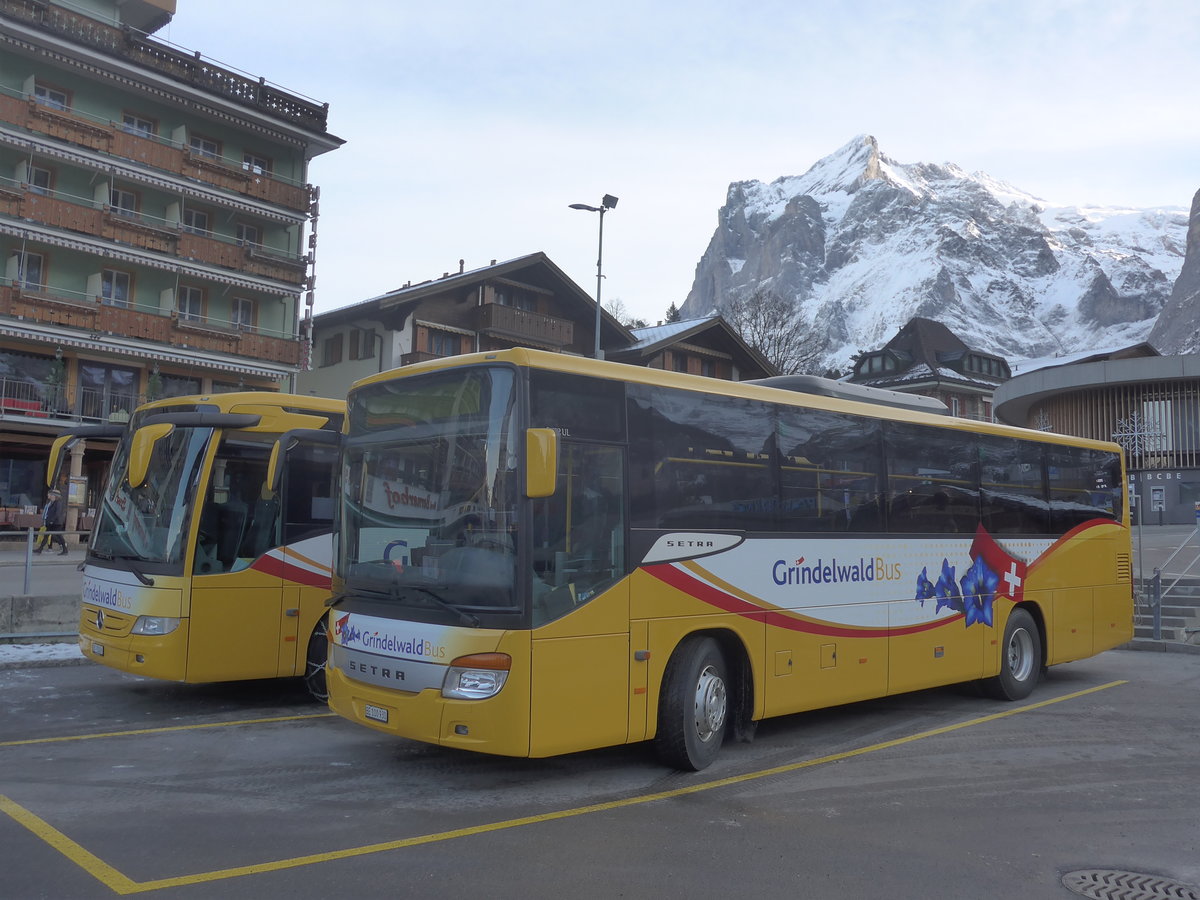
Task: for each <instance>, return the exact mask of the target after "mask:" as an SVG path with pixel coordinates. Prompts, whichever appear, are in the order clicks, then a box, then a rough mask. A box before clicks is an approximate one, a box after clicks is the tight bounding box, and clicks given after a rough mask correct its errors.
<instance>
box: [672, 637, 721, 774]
mask: <svg viewBox="0 0 1200 900" xmlns="http://www.w3.org/2000/svg"><path fill="white" fill-rule="evenodd" d="M728 672H729V669H728V667H727V666H726V664H725V657H724V654H722V653H721V647H720V645H718V644H717V642H716V641H715V640H713V639H712V638H710V637H703V636H695V637H691V638H688V639H686V640H685V641H684V642H683V643H682V644H680V645H679V647H677V648H676V650H675V652H674V653H673V654H672V655H671V660H670V662H668V663H667V671H666V674H665V675H664V677H663V690H662V695H661V697H660V698H659V704H658V734H657V736H656V737H655V750H656V751H657V753H658V757H659V759H660V760H662V761H663V762H664V763H666V764H667V765H669V766H674V767H675V768H677V769H683V770H690V771H697V772H698V771H699V770H701V769H703V768H705V767H706V766H708V765H709V764H710V763H711V762H712V761H713V760H714V759H716V758H717V752H718V751H719V750H720V749H721V743H722V742H723V741H724V739H725V731H726V727H727V725H728V721H729V676H728Z"/></svg>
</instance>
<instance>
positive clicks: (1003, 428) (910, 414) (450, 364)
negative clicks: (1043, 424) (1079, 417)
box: [350, 347, 1119, 450]
mask: <svg viewBox="0 0 1200 900" xmlns="http://www.w3.org/2000/svg"><path fill="white" fill-rule="evenodd" d="M493 362H503V363H509V364H510V365H515V366H524V367H529V368H537V369H550V370H553V371H557V372H565V373H574V374H578V375H590V376H592V377H595V378H611V379H616V380H619V381H628V382H634V383H638V384H651V385H662V386H664V387H676V388H681V389H684V390H690V391H700V392H702V393H706V394H720V395H723V396H728V397H745V398H747V399H751V398H753V399H759V400H767V401H770V402H775V403H789V402H790V403H791V404H793V405H798V406H812V407H816V408H819V409H828V410H835V411H841V412H847V413H854V414H857V415H867V416H873V417H875V418H884V419H896V420H900V421H906V422H922V421H924V422H927V423H929V424H933V425H939V426H942V427H947V428H957V429H961V430H969V431H981V432H988V433H991V434H997V435H1007V436H1009V437H1014V438H1021V439H1023V440H1035V441H1041V442H1044V443H1054V444H1065V445H1070V446H1076V447H1079V446H1088V447H1096V448H1101V447H1102V448H1104V449H1106V450H1113V449H1114V448H1116V449H1119V448H1118V447H1117V445H1116V444H1114V443H1112V442H1111V441H1098V440H1093V439H1091V438H1083V437H1078V436H1076V435H1072V434H1059V433H1057V432H1053V431H1034V430H1032V429H1029V428H1021V427H1019V426H1016V425H1004V424H1001V423H998V422H984V421H978V420H974V419H962V418H957V417H955V416H951V415H947V414H946V412H945V404H942V403H941V402H940V401H937V400H932V398H924V399H926V400H930V402H932V403H934V404H936V405H937V406H938V407H941V409H940V410H938V409H930V408H924V407H921V406H919V405H916V404H911V403H909V404H885V403H882V402H880V401H879V400H871V399H868V398H867V396H866V395H865V394H864V395H863V396H861V397H852V396H850V395H849V393H848V392H847V393H843V394H840V395H837V394H828V393H820V392H813V391H807V390H797V389H795V388H785V387H782V386H780V385H777V384H774V383H772V382H774V380H775V379H774V378H764V379H760V380H757V381H725V380H723V379H719V378H709V377H706V376H703V375H687V374H684V373H682V372H672V371H669V370H667V369H650V368H647V367H645V366H633V365H629V364H627V363H618V362H610V361H607V360H596V359H589V358H587V357H583V356H572V355H569V354H566V353H554V352H551V351H549V350H533V349H529V348H525V347H517V348H513V349H510V350H491V351H483V352H480V353H467V354H462V355H458V356H446V357H440V358H438V359H431V360H426V361H424V362H419V363H411V364H410V365H407V366H403V367H401V368H397V369H388V370H386V371H383V372H379V373H377V374H374V375H369V376H367V377H365V378H362V379H360V380H358V381H356V382H354V384H353V385H351V387H350V393H353V392H354V391H356V390H359V389H360V388H365V387H369V386H370V385H373V384H380V383H382V382H387V381H391V380H393V379H396V378H407V377H409V376H412V375H420V374H425V373H431V372H438V371H441V370H445V369H455V368H460V367H463V366H471V365H482V364H486V363H493ZM778 377H779V378H782V379H789V378H792V377H795V376H778ZM800 377H801V378H803V377H805V376H800ZM817 381H828V379H817ZM835 384H838V385H840V386H841V387H842V388H846V387H861V388H863V389H864V391H865V390H868V389H867V388H866V386H865V385H854V386H848V385H846V384H844V383H841V382H835ZM870 390H872V392H874V391H875V390H878V389H870ZM881 393H885V394H897V395H899V396H901V397H906V398H912V397H915V395H911V394H900V393H899V392H898V391H881ZM781 395H783V396H781ZM787 395H791V396H790V398H788V396H787Z"/></svg>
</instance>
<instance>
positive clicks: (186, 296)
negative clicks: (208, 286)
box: [179, 284, 204, 322]
mask: <svg viewBox="0 0 1200 900" xmlns="http://www.w3.org/2000/svg"><path fill="white" fill-rule="evenodd" d="M179 318H181V319H186V320H188V321H189V322H200V321H203V319H204V290H203V289H202V288H198V287H193V286H192V285H187V284H185V285H183V286H182V287H180V288H179Z"/></svg>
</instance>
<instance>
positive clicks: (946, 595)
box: [933, 559, 965, 612]
mask: <svg viewBox="0 0 1200 900" xmlns="http://www.w3.org/2000/svg"><path fill="white" fill-rule="evenodd" d="M933 592H934V596H935V597H937V609H935V610H934V612H941V611H942V610H943V609H952V610H954V611H955V612H964V611H965V610H964V608H963V599H962V595H961V594H959V592H958V582H957V581H955V580H954V566H952V565H950V560H948V559H943V560H942V574H941V575H940V576H939V577H938V580H937V584H936V585H934V587H933Z"/></svg>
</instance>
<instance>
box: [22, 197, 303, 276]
mask: <svg viewBox="0 0 1200 900" xmlns="http://www.w3.org/2000/svg"><path fill="white" fill-rule="evenodd" d="M15 193H16V192H13V191H10V190H0V214H3V213H4V212H6V211H7V210H6V207H10V208H11V205H12V199H11V196H12V195H13V194H15ZM17 196H19V197H20V202H19V203H18V205H17V208H16V210H15V211H13V212H11V215H13V216H14V217H16V218H23V219H29V220H31V221H34V222H40V223H42V224H44V225H50V226H53V227H55V228H63V229H66V230H68V231H75V232H78V233H80V234H90V235H94V236H97V237H101V238H104V239H105V240H108V241H119V242H121V243H123V244H129V245H130V246H132V247H141V248H142V249H144V250H153V251H154V252H156V253H165V254H168V255H171V256H178V257H181V258H184V259H192V260H196V261H197V262H203V263H208V264H210V265H214V266H220V267H221V268H224V269H232V270H233V271H235V272H246V273H248V274H252V275H259V276H262V277H263V278H273V279H275V280H276V281H283V282H287V283H288V284H295V285H299V284H303V283H304V279H305V278H306V277H307V274H308V260H307V258H297V257H292V256H286V255H283V254H280V253H276V252H273V251H271V250H268V249H265V248H263V247H260V246H257V245H254V244H244V243H237V242H235V241H230V240H219V239H217V238H215V237H213V236H212V235H211V234H209V233H208V232H190V231H186V230H181V229H180V228H178V227H177V226H171V225H168V224H166V223H152V222H149V221H146V220H145V219H142V218H141V217H140V216H138V215H136V214H134V215H129V214H126V213H123V212H120V211H118V210H116V209H113V208H112V207H109V206H101V207H97V206H87V205H84V204H83V203H79V202H75V201H73V200H63V199H61V198H59V197H53V196H50V195H49V194H41V193H38V192H37V191H34V190H32V189H30V188H28V186H26V188H25V190H24V191H23V192H22V193H20V194H18V195H17Z"/></svg>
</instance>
